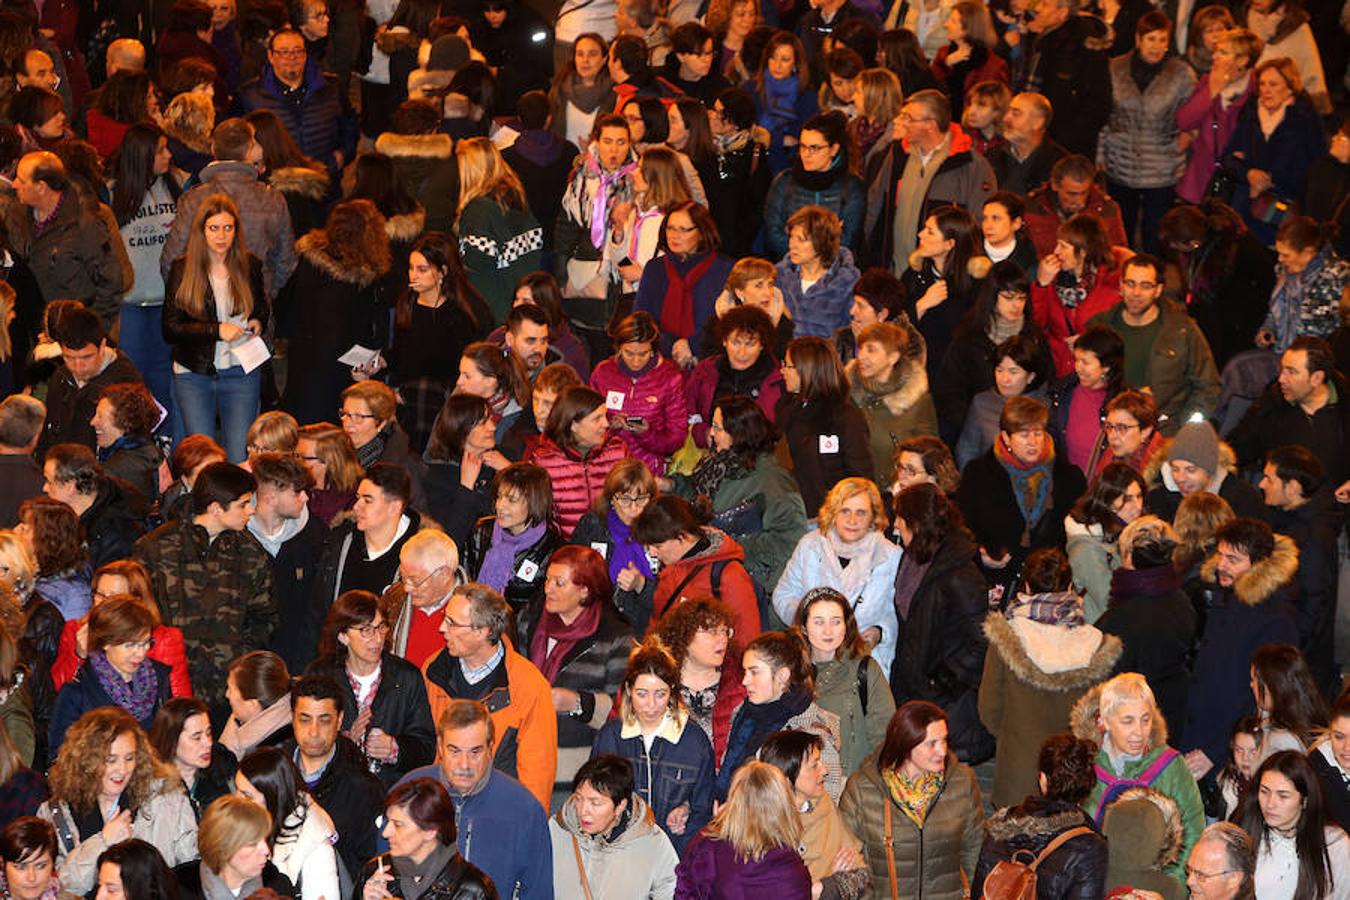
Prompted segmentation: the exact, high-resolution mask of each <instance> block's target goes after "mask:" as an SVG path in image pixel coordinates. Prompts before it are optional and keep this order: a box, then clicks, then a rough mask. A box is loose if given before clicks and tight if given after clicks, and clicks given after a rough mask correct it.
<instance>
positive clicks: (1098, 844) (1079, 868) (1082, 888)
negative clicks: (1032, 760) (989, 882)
mask: <svg viewBox="0 0 1350 900" xmlns="http://www.w3.org/2000/svg"><path fill="white" fill-rule="evenodd" d="M1080 826H1084V827H1087V828H1090V829H1091V830H1092V833H1091V834H1081V835H1078V836H1077V837H1072V838H1069V840H1068V841H1067V842H1065V843H1064V844H1061V845H1060V846H1059V847H1057V848H1056V849H1055V851H1054V852H1053V853H1051V854H1050V855H1049V856H1047V857H1046V858H1045V859H1044V860H1042V862H1041V864H1040V866H1039V867H1037V869H1036V898H1037V900H1099V898H1101V897H1104V896H1106V867H1107V852H1106V838H1104V837H1102V836H1101V834H1100V833H1098V831H1097V829H1096V827H1095V826H1094V825H1093V824H1092V820H1091V819H1090V818H1088V816H1087V814H1086V813H1084V812H1083V811H1082V810H1081V809H1079V808H1078V807H1077V806H1075V805H1074V804H1072V803H1068V802H1066V801H1063V800H1047V799H1046V798H1045V797H1028V798H1027V799H1026V800H1024V801H1023V802H1022V803H1020V804H1018V805H1017V806H1010V807H1008V808H1007V809H1001V810H999V811H998V812H996V813H994V815H993V816H992V817H990V819H989V820H988V821H987V822H985V823H984V844H983V845H982V846H981V847H980V861H979V863H978V864H977V865H976V866H975V876H974V877H973V878H971V880H970V894H971V896H972V897H979V896H981V891H982V890H983V889H984V880H985V879H986V878H988V877H989V873H990V872H991V871H992V870H993V868H994V866H995V864H997V863H999V862H1001V861H1003V860H1010V859H1012V856H1013V853H1014V852H1016V851H1019V850H1027V851H1030V852H1031V853H1032V854H1039V853H1040V852H1041V851H1042V850H1044V849H1045V847H1046V845H1047V844H1049V843H1050V842H1051V841H1052V840H1054V839H1055V838H1056V837H1057V836H1059V835H1060V834H1062V833H1063V832H1065V831H1068V830H1069V829H1070V828H1078V827H1080ZM1024 855H1025V854H1023V856H1024ZM1023 861H1028V860H1023Z"/></svg>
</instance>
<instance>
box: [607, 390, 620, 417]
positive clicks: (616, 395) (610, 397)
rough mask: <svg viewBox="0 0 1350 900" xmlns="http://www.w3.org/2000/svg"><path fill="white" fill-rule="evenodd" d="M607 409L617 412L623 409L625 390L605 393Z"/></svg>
mask: <svg viewBox="0 0 1350 900" xmlns="http://www.w3.org/2000/svg"><path fill="white" fill-rule="evenodd" d="M605 409H612V410H614V411H615V412H618V411H619V410H621V409H623V391H610V392H609V393H607V394H606V395H605Z"/></svg>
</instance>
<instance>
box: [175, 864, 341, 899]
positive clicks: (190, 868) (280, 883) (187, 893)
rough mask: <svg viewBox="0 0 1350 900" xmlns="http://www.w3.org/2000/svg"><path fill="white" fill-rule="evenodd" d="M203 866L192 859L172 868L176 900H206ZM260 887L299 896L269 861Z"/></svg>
mask: <svg viewBox="0 0 1350 900" xmlns="http://www.w3.org/2000/svg"><path fill="white" fill-rule="evenodd" d="M203 865H205V864H204V863H203V862H202V861H201V860H199V859H194V860H193V861H192V862H185V863H183V864H182V865H181V866H174V869H173V877H174V881H176V882H178V900H207V896H206V892H205V891H204V890H203V889H202V869H201V867H202V866H203ZM262 886H263V887H265V888H270V889H271V890H274V891H276V892H277V893H278V894H280V895H281V896H283V897H299V896H300V892H299V891H297V890H296V889H295V885H293V884H291V880H290V879H289V878H287V877H286V876H285V875H283V874H281V870H280V869H278V868H277V867H276V866H275V865H273V864H272V861H271V860H270V859H269V860H268V861H267V864H266V865H264V866H263V870H262ZM356 896H358V897H359V896H360V895H359V894H358V895H356Z"/></svg>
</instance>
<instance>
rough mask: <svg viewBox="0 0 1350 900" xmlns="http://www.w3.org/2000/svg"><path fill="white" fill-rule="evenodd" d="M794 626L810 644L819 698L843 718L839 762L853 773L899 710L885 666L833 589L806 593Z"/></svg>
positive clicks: (823, 588)
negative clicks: (896, 709)
mask: <svg viewBox="0 0 1350 900" xmlns="http://www.w3.org/2000/svg"><path fill="white" fill-rule="evenodd" d="M793 627H794V628H796V629H797V630H798V631H800V632H801V633H802V634H803V635H804V636H805V637H806V642H807V644H808V645H809V647H810V652H811V666H812V669H813V671H814V674H815V681H816V702H817V704H819V706H820V707H821V709H824V710H825V711H826V712H831V713H834V714H835V715H836V716H838V717H839V737H840V748H839V761H840V766H841V767H842V768H843V772H844V775H845V776H848V775H852V774H853V773H854V772H855V771H857V769H858V767H859V766H861V765H862V763H863V760H864V759H866V758H867V756H868V754H870V753H871V752H872V751H873V750H875V749H876V748H877V747H878V746H879V745H880V744H881V741H882V738H883V737H884V736H885V733H886V723H887V722H889V721H890V718H891V714H892V713H894V712H895V700H894V698H893V697H892V696H891V691H890V685H889V684H888V683H887V679H886V667H885V666H883V665H882V664H880V663H879V662H878V661H877V660H876V659H875V658H874V657H873V656H872V655H871V654H870V653H869V649H870V648H869V646H868V643H867V639H866V638H864V637H863V636H862V634H861V633H860V632H859V628H858V620H857V618H856V617H855V616H854V613H853V609H852V607H851V606H850V605H849V603H848V600H847V597H846V596H845V595H844V594H842V593H840V592H839V591H836V590H834V589H833V588H829V587H817V588H812V589H811V590H809V591H807V592H806V595H805V597H803V598H802V602H801V604H800V605H799V606H798V607H797V613H796V615H795V616H794V617H793Z"/></svg>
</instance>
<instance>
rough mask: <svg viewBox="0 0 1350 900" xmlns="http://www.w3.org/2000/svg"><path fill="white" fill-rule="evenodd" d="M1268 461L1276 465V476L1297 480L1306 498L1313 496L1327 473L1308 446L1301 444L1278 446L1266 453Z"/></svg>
mask: <svg viewBox="0 0 1350 900" xmlns="http://www.w3.org/2000/svg"><path fill="white" fill-rule="evenodd" d="M1266 462H1267V463H1268V464H1270V465H1272V466H1274V467H1275V477H1276V478H1278V479H1279V480H1280V481H1297V482H1298V486H1299V487H1300V488H1301V489H1302V490H1303V497H1304V499H1308V498H1310V497H1312V495H1313V494H1315V493H1316V492H1317V489H1318V488H1320V487H1321V486H1322V478H1323V475H1324V474H1325V472H1324V470H1323V468H1322V462H1321V460H1319V459H1318V458H1317V456H1316V455H1315V454H1314V453H1313V452H1312V451H1311V450H1309V449H1308V448H1307V447H1303V446H1301V445H1299V444H1285V445H1284V446H1283V447H1276V448H1275V449H1274V450H1271V451H1270V452H1269V453H1267V454H1266Z"/></svg>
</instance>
